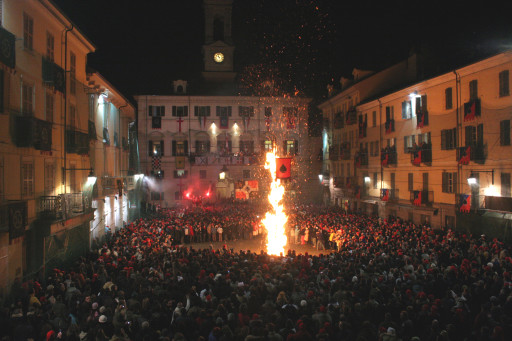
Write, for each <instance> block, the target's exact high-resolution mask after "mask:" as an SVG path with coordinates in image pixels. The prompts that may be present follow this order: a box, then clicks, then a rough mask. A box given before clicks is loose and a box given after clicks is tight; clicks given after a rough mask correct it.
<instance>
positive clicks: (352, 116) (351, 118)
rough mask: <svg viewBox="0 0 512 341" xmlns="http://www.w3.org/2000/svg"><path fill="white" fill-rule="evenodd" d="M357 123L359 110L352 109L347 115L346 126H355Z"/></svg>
mask: <svg viewBox="0 0 512 341" xmlns="http://www.w3.org/2000/svg"><path fill="white" fill-rule="evenodd" d="M356 123H357V110H356V108H353V107H352V108H350V109H349V110H348V111H347V112H346V113H345V124H346V125H353V124H356Z"/></svg>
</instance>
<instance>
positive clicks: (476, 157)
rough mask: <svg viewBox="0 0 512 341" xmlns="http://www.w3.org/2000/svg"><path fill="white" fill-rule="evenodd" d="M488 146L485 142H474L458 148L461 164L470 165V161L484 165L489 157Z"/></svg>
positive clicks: (458, 157) (458, 159) (458, 158)
mask: <svg viewBox="0 0 512 341" xmlns="http://www.w3.org/2000/svg"><path fill="white" fill-rule="evenodd" d="M486 147H487V146H486V145H484V144H474V145H469V146H466V147H459V148H457V161H458V162H459V165H469V162H470V161H473V162H474V163H478V164H482V165H483V164H485V160H486V158H487V153H486V149H487V148H486Z"/></svg>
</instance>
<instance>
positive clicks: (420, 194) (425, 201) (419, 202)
mask: <svg viewBox="0 0 512 341" xmlns="http://www.w3.org/2000/svg"><path fill="white" fill-rule="evenodd" d="M410 195H411V199H410V200H411V203H412V204H413V205H414V206H425V205H426V206H431V205H432V204H433V203H434V192H433V191H410Z"/></svg>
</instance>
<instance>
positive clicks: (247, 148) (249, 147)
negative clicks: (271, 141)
mask: <svg viewBox="0 0 512 341" xmlns="http://www.w3.org/2000/svg"><path fill="white" fill-rule="evenodd" d="M240 152H242V153H244V154H246V155H249V154H253V153H254V141H240Z"/></svg>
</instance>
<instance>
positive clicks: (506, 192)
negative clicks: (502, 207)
mask: <svg viewBox="0 0 512 341" xmlns="http://www.w3.org/2000/svg"><path fill="white" fill-rule="evenodd" d="M501 196H502V197H510V173H501Z"/></svg>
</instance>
